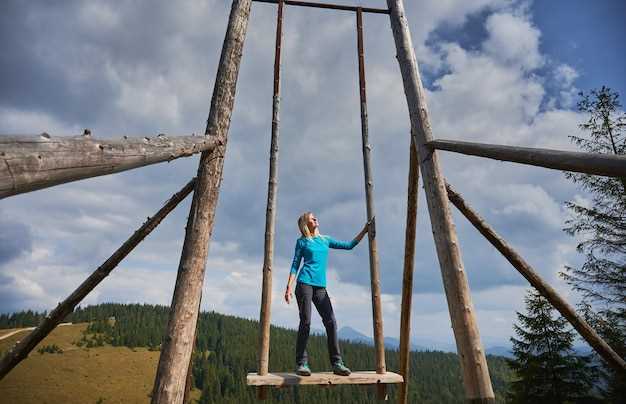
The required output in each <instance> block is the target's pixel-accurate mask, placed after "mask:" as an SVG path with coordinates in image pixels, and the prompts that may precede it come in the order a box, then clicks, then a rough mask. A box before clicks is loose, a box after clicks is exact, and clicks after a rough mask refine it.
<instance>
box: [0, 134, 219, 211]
mask: <svg viewBox="0 0 626 404" xmlns="http://www.w3.org/2000/svg"><path fill="white" fill-rule="evenodd" d="M215 143H216V139H213V138H207V137H205V136H179V137H169V136H166V135H163V134H161V135H157V136H154V137H128V138H126V137H125V138H123V139H116V140H112V139H93V138H91V134H90V132H89V131H88V130H86V131H85V134H84V135H83V136H78V137H52V136H50V135H48V134H46V133H42V134H41V135H39V136H5V135H0V199H2V198H6V197H8V196H12V195H17V194H21V193H24V192H30V191H35V190H38V189H42V188H46V187H51V186H54V185H59V184H63V183H66V182H70V181H76V180H82V179H84V178H90V177H97V176H100V175H107V174H113V173H118V172H120V171H126V170H131V169H133V168H138V167H143V166H147V165H150V164H156V163H161V162H163V161H172V160H175V159H177V158H179V157H187V156H191V155H193V154H195V153H199V152H202V151H208V150H212V149H213V148H214V147H215Z"/></svg>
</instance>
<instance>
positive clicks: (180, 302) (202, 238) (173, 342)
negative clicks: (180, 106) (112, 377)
mask: <svg viewBox="0 0 626 404" xmlns="http://www.w3.org/2000/svg"><path fill="white" fill-rule="evenodd" d="M249 17H250V0H233V3H232V8H231V11H230V17H229V20H228V27H227V30H226V36H225V38H224V45H223V47H222V53H221V56H220V63H219V66H218V69H217V76H216V78H215V86H214V88H213V96H212V98H211V108H210V110H209V117H208V120H207V127H206V131H205V134H207V135H210V138H213V139H215V141H216V142H217V145H216V147H215V148H214V149H213V150H212V151H211V152H203V153H202V156H201V158H200V164H199V167H198V180H197V181H198V182H197V184H196V188H195V192H194V195H193V200H192V202H191V209H190V212H189V218H188V220H187V228H186V232H185V241H184V243H183V249H182V253H181V257H180V263H179V266H178V276H177V278H176V285H175V287H174V295H173V297H172V305H171V309H170V317H169V320H168V324H167V332H166V336H165V338H164V341H163V349H162V351H161V356H160V358H159V365H158V369H157V374H156V378H155V382H154V389H153V394H152V403H153V404H157V403H158V404H164V403H168V404H170V403H175V404H181V403H182V401H183V398H184V392H185V380H186V376H187V367H188V365H189V359H190V357H191V351H192V349H193V336H194V331H195V328H196V323H197V321H198V311H199V307H200V306H199V305H200V295H201V291H202V285H203V283H204V270H205V266H206V259H207V254H208V250H209V242H210V239H211V233H212V230H213V222H214V218H215V208H216V206H217V201H218V197H219V189H220V184H221V182H222V170H223V167H224V155H225V153H226V144H227V140H228V129H229V128H230V119H231V116H232V112H233V105H234V101H235V90H236V86H237V77H238V75H239V65H240V62H241V55H242V53H243V44H244V40H245V37H246V31H247V28H248V20H249Z"/></svg>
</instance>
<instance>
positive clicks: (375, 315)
mask: <svg viewBox="0 0 626 404" xmlns="http://www.w3.org/2000/svg"><path fill="white" fill-rule="evenodd" d="M356 25H357V52H358V61H359V96H360V100H361V141H362V152H363V174H364V175H363V179H364V183H365V207H366V210H367V220H368V222H370V221H371V225H370V229H369V231H368V232H367V239H368V241H369V243H368V246H369V263H370V285H371V292H372V320H373V321H372V325H373V328H374V351H375V353H376V371H377V372H378V373H385V372H386V366H385V342H384V338H385V336H384V333H383V309H382V302H381V291H380V274H379V264H378V247H377V242H376V221H374V220H373V219H374V216H375V213H374V212H375V211H374V183H373V176H372V168H371V162H370V160H371V158H370V152H371V150H372V146H371V145H370V143H369V130H368V122H367V95H366V88H365V57H364V52H365V51H364V46H363V13H362V10H361V9H357V13H356ZM379 393H380V394H379V395H382V394H385V393H384V392H383V391H381V392H379Z"/></svg>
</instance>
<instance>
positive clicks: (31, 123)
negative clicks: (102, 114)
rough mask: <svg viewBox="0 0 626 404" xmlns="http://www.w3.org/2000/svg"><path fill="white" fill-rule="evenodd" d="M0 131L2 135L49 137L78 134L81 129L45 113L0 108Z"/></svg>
mask: <svg viewBox="0 0 626 404" xmlns="http://www.w3.org/2000/svg"><path fill="white" fill-rule="evenodd" d="M0 122H1V126H0V128H1V129H0V130H2V133H3V134H11V135H16V134H20V135H23V134H30V135H38V134H40V133H43V132H47V133H49V134H50V135H68V134H72V133H73V134H76V135H78V134H80V133H81V129H80V127H79V126H77V125H72V124H69V125H68V123H66V122H62V121H60V120H58V119H57V118H56V117H54V116H53V115H50V114H48V113H45V112H38V111H29V110H23V109H18V108H6V107H0Z"/></svg>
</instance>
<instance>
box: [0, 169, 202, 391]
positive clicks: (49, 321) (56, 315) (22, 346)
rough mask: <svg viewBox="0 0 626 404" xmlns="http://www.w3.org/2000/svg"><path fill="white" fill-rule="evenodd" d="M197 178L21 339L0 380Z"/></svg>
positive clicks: (0, 365) (0, 366)
mask: <svg viewBox="0 0 626 404" xmlns="http://www.w3.org/2000/svg"><path fill="white" fill-rule="evenodd" d="M195 181H196V180H195V178H194V179H193V180H191V181H189V182H188V183H187V185H185V186H184V187H183V188H182V189H181V190H180V191H178V192H177V193H175V194H174V195H173V196H172V197H171V198H170V199H169V200H168V201H167V202H166V203H165V205H164V206H163V207H162V208H161V209H159V211H158V212H157V213H156V214H155V215H154V216H152V217H151V218H148V220H147V221H146V222H145V223H144V224H143V225H142V226H141V227H140V228H139V229H137V230H136V231H135V233H133V235H132V236H130V238H129V239H128V240H126V242H125V243H124V244H122V246H121V247H120V248H118V249H117V250H116V251H115V252H114V253H113V254H112V255H111V256H110V257H109V258H108V259H107V260H106V261H105V262H104V263H103V264H102V265H100V267H98V269H96V270H95V271H94V272H93V273H92V274H91V275H89V277H88V278H87V279H86V280H85V281H84V282H83V283H82V284H81V285H80V286H79V287H78V288H77V289H76V290H74V292H72V294H71V295H69V296H68V297H67V298H66V299H65V300H63V302H61V303H59V305H58V306H57V307H56V308H55V309H54V310H52V311H51V312H50V313H49V314H48V315H47V316H46V318H45V319H44V320H43V321H42V322H41V324H39V326H37V327H36V328H35V329H34V330H33V331H32V332H31V333H30V334H28V335H27V336H26V337H25V338H23V339H22V340H21V341H20V342H18V343H17V344H16V345H15V346H14V347H13V348H12V349H11V350H9V352H7V353H6V354H5V355H4V356H3V357H2V359H1V360H0V380H1V379H2V378H4V376H6V374H7V373H9V372H10V371H11V369H13V368H14V367H15V366H16V365H17V364H18V363H20V362H21V361H22V360H24V359H25V358H26V357H27V356H28V354H29V353H30V352H31V351H32V350H33V349H34V348H35V346H37V344H38V343H39V342H41V340H43V339H44V338H45V337H46V336H47V335H48V334H50V332H52V330H54V328H55V327H56V326H57V325H59V323H60V322H61V321H63V319H64V318H65V317H67V315H68V314H70V313H71V312H73V311H74V308H75V307H76V305H78V304H79V303H80V302H81V301H82V300H83V299H84V298H85V296H87V295H88V294H89V292H91V291H92V290H93V289H94V288H95V287H96V286H98V284H100V282H102V281H103V280H104V278H106V277H107V276H108V275H109V274H110V273H111V271H112V270H113V269H114V268H115V267H116V266H117V265H118V264H119V263H120V262H121V261H122V260H123V259H124V258H125V257H126V256H127V255H128V254H129V253H130V252H131V251H132V250H133V249H134V248H135V247H136V246H137V245H138V244H139V243H140V242H141V241H142V240H143V239H144V238H146V236H147V235H148V234H150V232H152V230H154V229H155V228H156V227H157V226H158V224H159V223H161V221H162V220H163V219H164V218H165V216H167V215H168V214H169V213H170V212H171V211H172V210H174V208H175V207H176V206H177V205H178V204H179V203H180V202H181V201H182V200H183V199H185V197H186V196H187V195H189V193H191V191H192V190H193V187H194V185H195Z"/></svg>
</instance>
